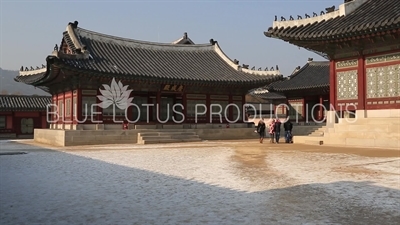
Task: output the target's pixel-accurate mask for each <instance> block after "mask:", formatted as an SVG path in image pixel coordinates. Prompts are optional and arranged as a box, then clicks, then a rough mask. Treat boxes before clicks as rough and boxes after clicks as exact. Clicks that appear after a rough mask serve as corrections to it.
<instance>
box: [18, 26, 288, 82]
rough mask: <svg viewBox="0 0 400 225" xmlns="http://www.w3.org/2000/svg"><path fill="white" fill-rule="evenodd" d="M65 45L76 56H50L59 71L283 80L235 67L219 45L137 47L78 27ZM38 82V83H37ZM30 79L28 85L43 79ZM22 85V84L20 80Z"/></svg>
mask: <svg viewBox="0 0 400 225" xmlns="http://www.w3.org/2000/svg"><path fill="white" fill-rule="evenodd" d="M66 32H67V34H65V32H64V35H63V36H64V41H65V42H66V43H67V44H68V45H70V48H71V49H72V50H73V51H74V52H76V54H75V55H72V56H71V55H66V54H64V53H62V52H61V51H60V50H58V51H55V52H53V55H54V56H56V59H54V60H53V63H54V64H55V65H56V66H58V67H67V68H71V69H78V70H81V71H88V72H91V73H95V74H105V75H111V76H134V77H135V78H138V79H159V80H168V81H176V82H185V81H188V82H193V81H201V82H209V83H211V84H215V83H221V82H224V83H233V84H243V85H246V84H250V85H253V86H257V85H265V84H269V83H271V82H274V81H276V80H279V79H281V78H282V77H283V76H282V75H281V74H280V72H279V70H274V71H260V70H250V69H247V67H248V66H239V65H238V64H239V63H238V61H237V60H235V61H232V60H230V59H229V58H228V57H227V56H226V55H225V54H224V53H223V51H222V50H221V48H220V47H219V45H218V43H217V42H216V41H214V40H212V39H211V40H210V43H209V44H178V43H176V44H174V43H168V44H164V43H154V42H145V41H137V40H132V39H126V38H120V37H114V36H110V35H106V34H101V33H97V32H93V31H89V30H86V29H82V28H80V27H78V26H77V22H76V23H74V24H72V23H70V24H69V25H68V26H67V31H66ZM33 72H34V71H21V72H20V76H19V77H17V80H19V81H21V82H26V83H31V82H32V81H31V80H26V79H31V78H27V77H25V78H22V76H29V75H31V74H32V73H33ZM42 78H43V77H42ZM42 78H40V76H39V75H35V78H32V80H34V81H33V82H37V79H42ZM24 79H25V80H24Z"/></svg>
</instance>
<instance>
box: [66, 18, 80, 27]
mask: <svg viewBox="0 0 400 225" xmlns="http://www.w3.org/2000/svg"><path fill="white" fill-rule="evenodd" d="M78 24H79V22H78V21H76V20H75V21H74V22H73V23H72V22H69V23H68V25H71V26H72V27H73V28H77V27H78Z"/></svg>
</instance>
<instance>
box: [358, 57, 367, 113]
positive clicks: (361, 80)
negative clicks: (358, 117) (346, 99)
mask: <svg viewBox="0 0 400 225" xmlns="http://www.w3.org/2000/svg"><path fill="white" fill-rule="evenodd" d="M364 60H365V59H364V56H363V55H361V56H359V58H358V67H357V80H358V105H357V109H358V110H364V109H365V94H366V93H365V80H366V79H365V77H366V76H365V68H364Z"/></svg>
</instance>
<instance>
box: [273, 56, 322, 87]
mask: <svg viewBox="0 0 400 225" xmlns="http://www.w3.org/2000/svg"><path fill="white" fill-rule="evenodd" d="M313 88H329V62H328V61H322V62H317V61H316V62H314V61H311V62H308V63H307V64H305V65H304V66H303V67H302V68H300V70H298V71H297V72H296V73H294V74H293V75H291V76H289V78H288V79H287V80H283V81H277V82H274V83H272V84H270V85H269V86H268V90H270V91H277V92H284V91H291V90H301V89H313Z"/></svg>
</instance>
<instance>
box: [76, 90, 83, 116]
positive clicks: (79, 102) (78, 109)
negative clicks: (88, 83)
mask: <svg viewBox="0 0 400 225" xmlns="http://www.w3.org/2000/svg"><path fill="white" fill-rule="evenodd" d="M76 99H77V103H76V118H78V119H77V120H79V121H82V119H83V118H82V90H81V89H78V90H77V93H76Z"/></svg>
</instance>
